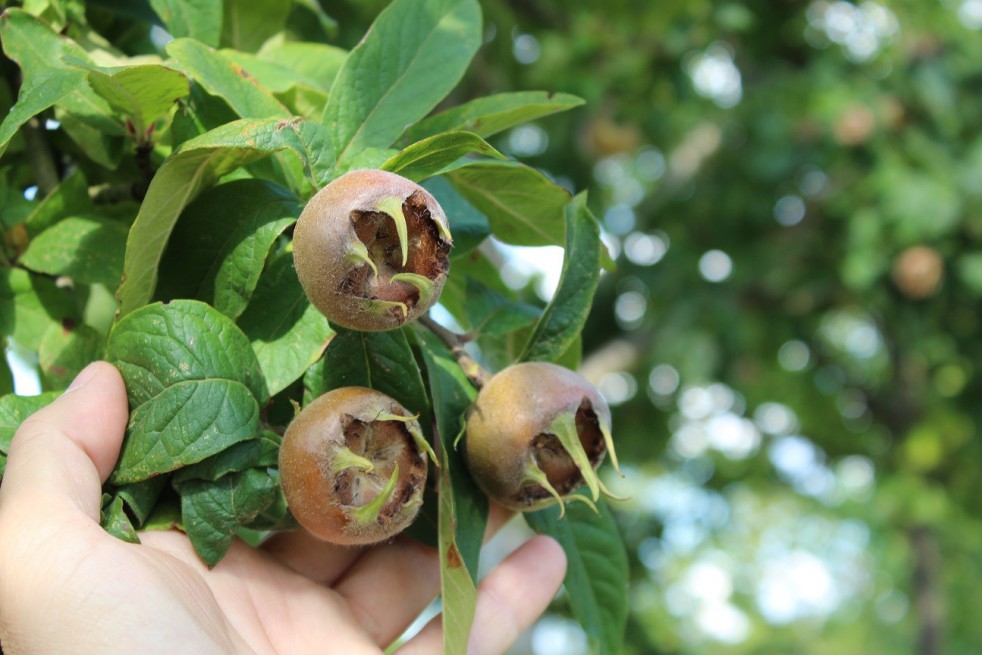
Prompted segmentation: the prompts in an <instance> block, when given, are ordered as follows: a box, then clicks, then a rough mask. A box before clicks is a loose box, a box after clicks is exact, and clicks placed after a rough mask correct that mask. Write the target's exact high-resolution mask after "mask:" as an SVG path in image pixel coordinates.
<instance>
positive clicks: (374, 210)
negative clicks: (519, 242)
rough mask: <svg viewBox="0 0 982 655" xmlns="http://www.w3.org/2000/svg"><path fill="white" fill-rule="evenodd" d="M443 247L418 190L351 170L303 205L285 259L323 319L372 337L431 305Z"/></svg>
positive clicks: (431, 207)
mask: <svg viewBox="0 0 982 655" xmlns="http://www.w3.org/2000/svg"><path fill="white" fill-rule="evenodd" d="M451 245H452V240H451V238H450V228H449V224H448V223H447V217H446V215H445V214H444V213H443V209H442V208H441V207H440V205H439V204H438V203H437V201H436V199H435V198H434V197H433V196H431V195H430V194H429V193H428V192H427V191H426V189H424V188H423V187H421V186H419V185H418V184H416V183H415V182H412V181H410V180H407V179H406V178H404V177H402V176H400V175H396V174H395V173H388V172H386V171H377V170H358V171H352V172H350V173H347V174H345V175H342V176H341V177H339V178H338V179H336V180H334V181H333V182H331V183H330V184H328V185H327V186H326V187H324V188H323V189H321V190H320V191H319V192H317V194H316V195H315V196H314V197H313V198H311V199H310V202H308V203H307V206H306V207H304V210H303V212H302V213H301V214H300V219H299V220H298V221H297V226H296V229H295V230H294V233H293V260H294V264H295V266H296V269H297V275H298V277H299V278H300V283H301V284H302V285H303V288H304V291H306V292H307V296H308V297H309V298H310V301H311V302H312V303H313V304H314V306H315V307H317V309H319V310H320V311H321V313H322V314H324V315H325V316H327V318H328V319H329V320H331V321H333V322H335V323H337V324H338V325H341V326H343V327H347V328H351V329H354V330H360V331H363V332H378V331H382V330H392V329H394V328H397V327H399V326H400V325H403V324H404V323H407V322H409V321H412V320H414V319H416V318H418V317H419V316H420V315H422V314H423V313H425V312H426V310H428V309H429V308H430V307H431V306H432V305H433V303H435V302H436V300H437V298H439V297H440V292H441V291H442V290H443V285H444V283H445V282H446V280H447V273H448V271H449V270H450V259H449V258H448V254H449V253H450V248H451Z"/></svg>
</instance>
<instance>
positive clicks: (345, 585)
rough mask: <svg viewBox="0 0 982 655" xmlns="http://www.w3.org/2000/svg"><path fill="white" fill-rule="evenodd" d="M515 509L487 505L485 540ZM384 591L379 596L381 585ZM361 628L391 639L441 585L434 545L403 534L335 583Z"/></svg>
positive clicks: (382, 641) (380, 638)
mask: <svg viewBox="0 0 982 655" xmlns="http://www.w3.org/2000/svg"><path fill="white" fill-rule="evenodd" d="M512 515H513V513H512V512H511V511H509V510H506V509H504V508H503V507H501V506H500V505H498V504H496V503H492V504H491V507H490V508H489V511H488V524H487V528H486V530H485V534H484V540H485V541H487V540H488V539H490V538H491V537H493V536H494V534H495V533H496V532H497V531H498V530H499V529H500V528H501V526H502V525H504V523H505V522H506V521H507V520H508V519H509V518H511V516H512ZM380 589H385V590H387V593H386V594H385V595H384V596H380V594H379V590H380ZM335 591H337V592H338V593H340V594H341V596H342V597H344V598H345V600H347V601H348V604H349V605H350V607H351V611H352V613H353V614H354V615H355V616H356V617H357V618H358V620H359V621H360V622H361V624H362V625H363V626H364V627H365V630H366V631H367V632H368V634H369V635H371V637H372V638H373V639H374V640H375V643H377V644H378V645H380V646H385V645H388V644H389V643H391V642H392V641H393V640H394V639H395V638H396V637H398V636H399V635H401V634H402V633H403V631H404V630H405V629H406V628H407V627H408V626H409V624H410V623H412V622H413V621H415V620H416V617H417V616H419V614H420V612H422V611H423V610H424V609H425V608H426V606H427V605H429V604H430V603H431V602H432V601H433V599H434V598H436V596H437V594H438V593H439V591H440V564H439V558H438V557H437V551H436V550H435V549H433V548H430V547H428V546H424V545H423V544H420V543H419V542H417V541H414V540H412V539H410V538H407V537H398V538H396V539H395V540H394V541H392V542H391V543H388V544H384V545H382V546H378V547H376V548H372V549H370V550H367V551H365V553H364V554H363V555H362V556H361V557H360V558H359V559H358V560H357V561H355V562H354V563H353V564H351V567H350V569H348V571H347V572H346V573H345V574H344V575H343V576H341V578H340V580H339V581H338V582H337V584H336V585H335Z"/></svg>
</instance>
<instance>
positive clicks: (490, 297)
mask: <svg viewBox="0 0 982 655" xmlns="http://www.w3.org/2000/svg"><path fill="white" fill-rule="evenodd" d="M464 311H466V312H467V320H468V321H470V324H471V330H470V331H471V332H473V333H476V334H480V335H487V336H491V337H501V336H504V335H506V334H508V333H510V332H514V331H515V330H520V329H521V328H523V327H527V326H529V325H531V324H532V323H535V321H536V319H537V318H539V316H540V315H541V314H542V311H541V310H540V309H539V308H538V307H535V306H533V305H528V304H526V303H520V302H515V301H514V300H512V299H510V298H508V297H507V296H505V295H504V294H501V293H498V292H496V291H494V290H492V289H489V288H488V287H486V286H484V285H483V284H481V283H480V282H478V281H477V280H475V279H474V278H471V277H468V278H467V300H466V301H465V304H464Z"/></svg>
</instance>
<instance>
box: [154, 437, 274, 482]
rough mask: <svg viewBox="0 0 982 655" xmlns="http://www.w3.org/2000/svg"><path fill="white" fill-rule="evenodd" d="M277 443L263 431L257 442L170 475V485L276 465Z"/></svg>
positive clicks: (217, 477) (242, 442) (246, 443)
mask: <svg viewBox="0 0 982 655" xmlns="http://www.w3.org/2000/svg"><path fill="white" fill-rule="evenodd" d="M281 442H282V438H281V437H280V436H279V435H277V434H276V433H275V432H270V431H269V430H264V431H263V433H262V434H261V435H260V436H259V438H258V439H249V440H248V441H240V442H239V443H237V444H235V445H234V446H230V447H228V448H226V449H225V450H223V451H222V452H220V453H218V454H217V455H212V456H211V457H209V458H208V459H206V460H203V461H201V462H198V463H197V464H193V465H192V466H187V467H185V468H183V469H181V470H180V471H178V472H177V473H175V474H174V477H173V480H174V484H175V485H180V484H181V483H183V482H185V481H187V480H209V481H215V480H218V479H219V478H222V477H224V476H226V475H228V474H229V473H238V472H240V471H245V470H246V469H251V468H261V467H266V466H276V464H277V463H278V459H279V452H280V443H281Z"/></svg>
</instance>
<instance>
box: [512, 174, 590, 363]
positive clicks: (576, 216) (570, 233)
mask: <svg viewBox="0 0 982 655" xmlns="http://www.w3.org/2000/svg"><path fill="white" fill-rule="evenodd" d="M602 248H603V245H602V244H601V242H600V226H599V225H597V220H596V219H595V218H594V217H593V214H591V213H590V210H589V209H588V208H587V206H586V193H585V192H584V193H581V194H580V195H578V196H576V197H575V198H574V199H573V200H572V202H570V203H569V205H568V206H567V207H566V253H565V255H564V257H563V272H562V277H561V278H560V280H559V287H558V288H557V289H556V295H555V296H553V298H552V301H551V302H550V303H549V305H548V306H547V307H546V310H545V312H543V314H542V318H541V319H539V322H538V324H536V326H535V330H534V331H533V332H532V336H531V337H530V338H529V341H528V345H527V346H526V348H525V352H524V353H523V354H522V357H521V359H522V360H523V361H526V360H545V361H556V360H557V359H559V358H560V357H562V355H563V353H565V352H566V351H567V350H568V349H569V347H570V346H571V345H572V344H573V342H574V341H575V340H576V338H577V336H579V334H580V332H582V331H583V325H584V324H585V323H586V319H587V316H588V315H589V313H590V306H591V305H592V304H593V294H594V292H595V291H596V290H597V284H598V283H599V282H600V252H601V250H602Z"/></svg>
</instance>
